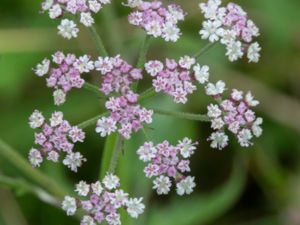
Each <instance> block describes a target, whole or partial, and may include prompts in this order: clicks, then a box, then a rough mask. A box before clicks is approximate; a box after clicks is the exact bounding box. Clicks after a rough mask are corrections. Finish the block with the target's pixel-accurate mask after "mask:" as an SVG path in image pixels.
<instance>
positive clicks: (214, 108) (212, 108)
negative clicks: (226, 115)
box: [207, 104, 222, 118]
mask: <svg viewBox="0 0 300 225" xmlns="http://www.w3.org/2000/svg"><path fill="white" fill-rule="evenodd" d="M207 111H208V112H207V116H208V117H210V118H217V117H219V116H221V115H222V111H221V109H220V108H219V106H218V105H214V104H210V105H209V106H207Z"/></svg>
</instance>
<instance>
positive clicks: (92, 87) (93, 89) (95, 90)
mask: <svg viewBox="0 0 300 225" xmlns="http://www.w3.org/2000/svg"><path fill="white" fill-rule="evenodd" d="M83 88H84V89H86V90H88V91H90V92H93V93H95V94H96V95H98V96H99V97H100V98H105V96H104V95H103V94H102V93H101V92H100V90H99V87H97V86H96V85H93V84H91V83H89V82H84V85H83Z"/></svg>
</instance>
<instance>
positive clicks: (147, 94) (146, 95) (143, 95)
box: [139, 87, 156, 102]
mask: <svg viewBox="0 0 300 225" xmlns="http://www.w3.org/2000/svg"><path fill="white" fill-rule="evenodd" d="M155 95H156V92H155V90H154V88H153V87H151V88H149V89H147V90H146V91H144V92H143V93H141V94H140V97H139V101H140V102H143V101H145V100H147V99H149V98H151V97H153V96H155Z"/></svg>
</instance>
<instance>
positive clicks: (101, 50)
mask: <svg viewBox="0 0 300 225" xmlns="http://www.w3.org/2000/svg"><path fill="white" fill-rule="evenodd" d="M89 30H90V32H91V34H92V37H93V39H94V41H95V42H96V46H97V49H98V51H99V53H100V54H103V55H104V56H108V53H107V51H106V49H105V47H104V44H103V41H102V39H101V37H100V35H99V34H98V32H97V30H96V28H95V26H93V25H92V26H91V27H90V28H89Z"/></svg>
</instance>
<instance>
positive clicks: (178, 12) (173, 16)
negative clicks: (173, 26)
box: [166, 5, 185, 23]
mask: <svg viewBox="0 0 300 225" xmlns="http://www.w3.org/2000/svg"><path fill="white" fill-rule="evenodd" d="M184 17H185V12H184V11H183V10H182V9H181V8H180V7H177V6H175V5H168V13H167V15H166V20H167V21H170V22H172V23H177V22H178V21H180V20H184Z"/></svg>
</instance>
